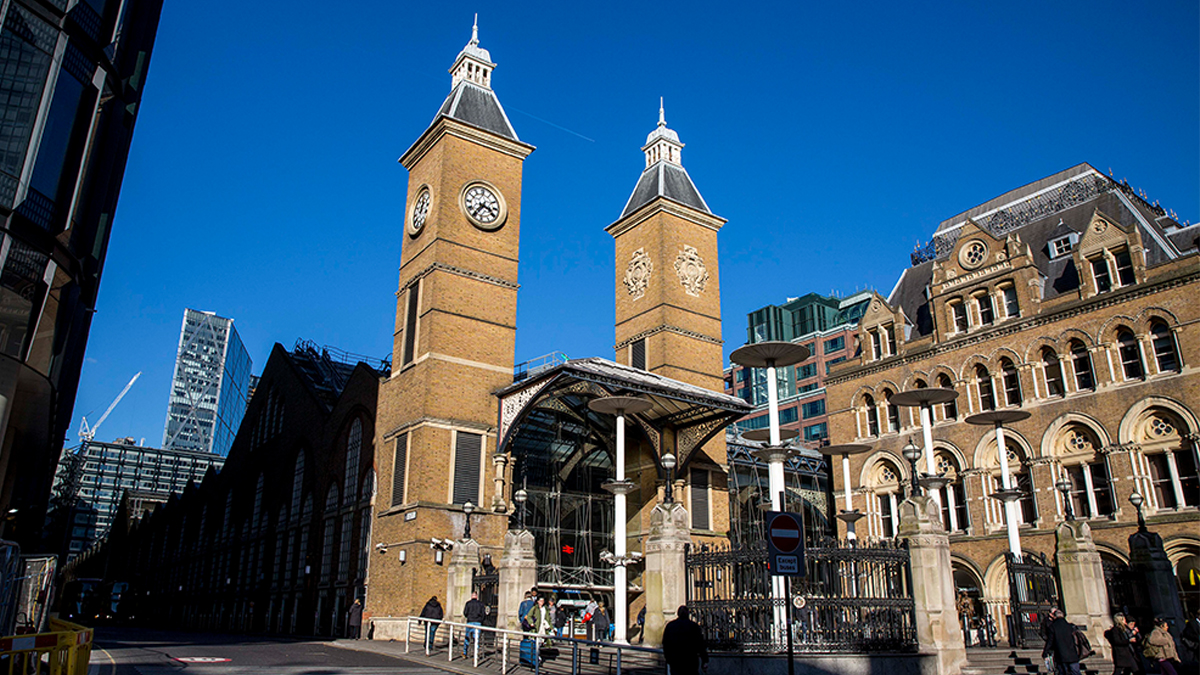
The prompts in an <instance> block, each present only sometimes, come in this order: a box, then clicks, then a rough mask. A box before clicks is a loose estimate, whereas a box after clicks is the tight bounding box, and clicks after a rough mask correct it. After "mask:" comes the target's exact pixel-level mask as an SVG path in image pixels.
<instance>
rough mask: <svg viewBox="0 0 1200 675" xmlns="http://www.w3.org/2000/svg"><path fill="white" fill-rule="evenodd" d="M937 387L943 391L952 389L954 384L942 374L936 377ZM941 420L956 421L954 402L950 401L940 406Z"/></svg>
mask: <svg viewBox="0 0 1200 675" xmlns="http://www.w3.org/2000/svg"><path fill="white" fill-rule="evenodd" d="M938 386H939V387H941V388H943V389H953V388H954V382H953V381H952V380H951V379H950V376H949V375H946V374H945V373H942V374H941V375H938ZM942 419H947V420H953V419H958V404H957V403H956V402H955V400H950V401H947V402H945V403H943V404H942Z"/></svg>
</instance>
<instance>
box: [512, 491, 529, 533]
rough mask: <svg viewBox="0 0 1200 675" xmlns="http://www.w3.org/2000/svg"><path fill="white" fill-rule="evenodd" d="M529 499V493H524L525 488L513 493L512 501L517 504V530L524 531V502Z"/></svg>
mask: <svg viewBox="0 0 1200 675" xmlns="http://www.w3.org/2000/svg"><path fill="white" fill-rule="evenodd" d="M527 499H529V493H527V492H525V488H521V489H520V490H517V491H516V492H515V493H513V501H514V502H516V503H517V513H518V522H519V526H518V529H521V530H524V529H525V501H526V500H527Z"/></svg>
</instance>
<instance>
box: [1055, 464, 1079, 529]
mask: <svg viewBox="0 0 1200 675" xmlns="http://www.w3.org/2000/svg"><path fill="white" fill-rule="evenodd" d="M1054 487H1055V489H1057V490H1058V492H1059V494H1061V495H1062V497H1063V514H1064V515H1065V516H1066V517H1067V522H1071V521H1073V520H1075V510H1074V509H1072V508H1071V479H1070V478H1069V477H1068V476H1067V474H1066V473H1063V476H1062V478H1061V479H1059V481H1058V482H1057V483H1055V484H1054Z"/></svg>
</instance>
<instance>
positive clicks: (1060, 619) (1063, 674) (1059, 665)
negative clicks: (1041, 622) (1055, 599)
mask: <svg viewBox="0 0 1200 675" xmlns="http://www.w3.org/2000/svg"><path fill="white" fill-rule="evenodd" d="M1046 632H1047V634H1046V646H1045V647H1043V648H1042V658H1047V657H1049V656H1053V657H1054V665H1055V669H1056V671H1057V672H1058V675H1080V673H1079V650H1078V649H1076V648H1075V626H1074V625H1073V624H1071V623H1069V622H1068V621H1067V619H1066V617H1065V616H1063V613H1062V610H1061V609H1058V608H1057V607H1055V608H1054V609H1052V610H1050V625H1049V626H1048V627H1047V631H1046Z"/></svg>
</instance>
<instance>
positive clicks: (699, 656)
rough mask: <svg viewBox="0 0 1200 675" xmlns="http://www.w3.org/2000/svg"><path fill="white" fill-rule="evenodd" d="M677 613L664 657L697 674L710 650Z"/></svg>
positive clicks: (684, 673) (674, 669) (680, 673)
mask: <svg viewBox="0 0 1200 675" xmlns="http://www.w3.org/2000/svg"><path fill="white" fill-rule="evenodd" d="M675 615H676V616H677V617H679V618H677V619H675V620H674V621H672V622H671V623H668V624H667V626H666V628H664V629H663V636H662V650H663V659H664V660H665V661H666V662H667V665H668V666H670V667H671V675H697V673H698V672H699V670H700V665H701V664H703V665H704V669H705V670H708V650H707V649H705V647H704V633H703V632H702V631H701V630H700V626H699V624H697V623H696V622H695V621H692V620H691V619H689V618H688V608H687V605H681V606H680V607H679V610H678V611H677V612H676V613H675ZM1075 675H1079V673H1078V672H1076V673H1075Z"/></svg>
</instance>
